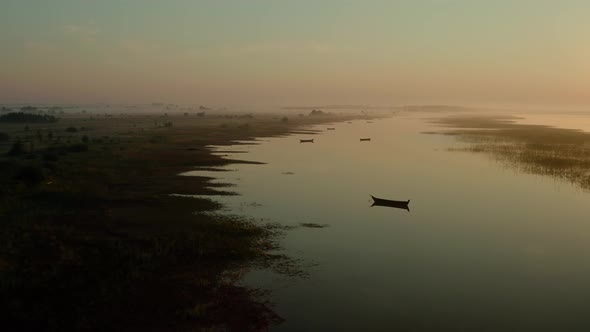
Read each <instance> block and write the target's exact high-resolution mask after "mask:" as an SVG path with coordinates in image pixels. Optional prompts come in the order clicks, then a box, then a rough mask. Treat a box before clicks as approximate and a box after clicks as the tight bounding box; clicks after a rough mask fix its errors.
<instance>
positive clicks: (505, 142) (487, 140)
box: [435, 116, 590, 189]
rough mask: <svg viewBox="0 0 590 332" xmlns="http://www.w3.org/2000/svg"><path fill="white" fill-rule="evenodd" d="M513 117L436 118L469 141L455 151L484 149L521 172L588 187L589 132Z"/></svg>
mask: <svg viewBox="0 0 590 332" xmlns="http://www.w3.org/2000/svg"><path fill="white" fill-rule="evenodd" d="M513 120H514V118H512V117H483V116H462V117H447V118H443V119H439V120H436V121H435V122H436V123H438V124H441V125H444V126H448V127H452V128H454V129H452V130H450V131H448V132H445V134H451V135H458V137H460V139H461V140H463V141H465V142H468V143H470V144H469V146H467V147H464V148H455V149H453V150H454V151H470V152H483V153H487V154H489V155H491V156H493V157H494V158H496V159H497V160H499V161H500V162H502V163H504V164H505V165H508V166H510V167H514V168H517V169H519V170H521V171H523V172H527V173H531V174H539V175H549V176H553V177H557V178H560V179H563V180H566V181H569V182H571V183H573V184H576V185H578V186H580V187H581V188H584V189H590V134H588V133H585V132H582V131H579V130H573V129H563V128H554V127H548V126H540V125H522V124H517V123H514V122H513Z"/></svg>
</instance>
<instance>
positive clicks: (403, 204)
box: [371, 195, 410, 211]
mask: <svg viewBox="0 0 590 332" xmlns="http://www.w3.org/2000/svg"><path fill="white" fill-rule="evenodd" d="M371 198H372V199H373V205H371V206H387V207H392V208H396V209H403V210H408V211H410V200H409V199H408V200H407V201H394V200H391V199H383V198H378V197H375V196H373V195H371Z"/></svg>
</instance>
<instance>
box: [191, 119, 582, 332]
mask: <svg viewBox="0 0 590 332" xmlns="http://www.w3.org/2000/svg"><path fill="white" fill-rule="evenodd" d="M326 127H336V130H335V131H325V132H323V133H322V134H320V135H316V136H314V137H313V138H315V143H314V144H300V143H299V138H310V137H311V135H309V136H306V135H295V136H288V137H283V138H272V139H264V140H262V142H261V144H260V145H255V146H236V147H232V148H231V149H232V150H236V149H241V150H244V151H248V154H236V155H232V157H236V158H242V159H248V160H256V161H263V162H267V163H268V164H266V165H232V166H230V167H229V168H230V169H234V170H236V171H235V172H227V173H218V172H216V173H207V172H195V174H199V175H202V174H206V175H213V176H216V177H220V180H219V181H221V182H232V183H236V184H237V187H236V191H238V192H239V193H240V194H241V196H236V197H221V198H219V200H221V201H222V202H224V203H226V204H227V205H228V207H229V208H230V209H231V210H232V213H239V214H244V215H248V216H253V217H256V218H258V219H264V220H266V221H272V222H279V223H283V224H286V225H297V224H299V223H304V222H312V223H318V224H328V225H329V227H327V228H323V229H312V228H297V229H295V230H292V231H289V232H288V233H287V235H286V237H285V239H284V240H283V244H284V246H285V247H286V249H287V252H288V253H289V254H290V255H292V256H294V257H297V258H302V259H303V260H304V262H305V264H307V265H309V268H308V269H309V272H310V276H309V278H307V279H293V278H287V277H282V276H278V275H276V274H273V273H271V272H268V271H253V272H252V273H250V275H249V276H248V278H247V280H246V281H245V282H246V283H247V284H249V285H252V286H256V287H263V288H266V289H272V290H273V293H272V298H271V300H272V301H273V302H274V303H276V307H275V309H276V311H277V312H278V313H279V314H280V315H281V316H282V317H284V318H285V319H286V322H285V323H284V324H282V325H280V326H278V327H276V328H275V330H276V331H362V330H369V331H394V330H395V331H564V332H565V331H590V195H589V194H588V193H586V192H584V191H582V190H580V189H577V188H576V187H574V186H571V185H570V184H568V183H565V182H560V181H558V180H554V179H551V178H546V177H540V176H535V175H527V174H521V173H518V172H516V171H514V170H512V169H507V168H505V167H503V166H502V165H501V164H499V163H497V162H495V161H493V160H492V159H491V158H488V157H486V156H485V155H482V154H470V153H467V152H449V151H448V148H450V147H458V146H459V145H460V144H462V143H459V142H457V141H456V140H455V138H454V137H450V136H442V135H426V134H421V132H422V131H429V130H433V128H432V126H431V125H428V124H427V123H425V122H424V121H423V119H419V118H416V117H409V116H400V117H395V118H391V119H385V120H375V121H374V123H372V124H369V123H367V122H366V121H354V122H353V123H352V124H348V123H338V124H336V125H329V126H316V127H314V128H315V129H321V130H324V129H325V128H326ZM360 137H371V138H372V141H371V142H359V138H360ZM224 149H227V148H224ZM285 172H292V173H294V174H291V175H285V174H283V173H285ZM370 194H372V195H375V196H377V197H385V198H391V199H398V200H406V199H411V204H410V209H411V212H408V211H405V210H397V209H391V208H384V207H370V206H371V199H370V197H369V195H370Z"/></svg>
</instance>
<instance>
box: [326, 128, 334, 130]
mask: <svg viewBox="0 0 590 332" xmlns="http://www.w3.org/2000/svg"><path fill="white" fill-rule="evenodd" d="M328 130H336V128H328Z"/></svg>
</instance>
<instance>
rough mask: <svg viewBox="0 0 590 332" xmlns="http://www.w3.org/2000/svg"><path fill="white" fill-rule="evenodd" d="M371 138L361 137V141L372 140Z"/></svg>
mask: <svg viewBox="0 0 590 332" xmlns="http://www.w3.org/2000/svg"><path fill="white" fill-rule="evenodd" d="M370 141H371V139H370V138H361V142H370Z"/></svg>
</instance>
